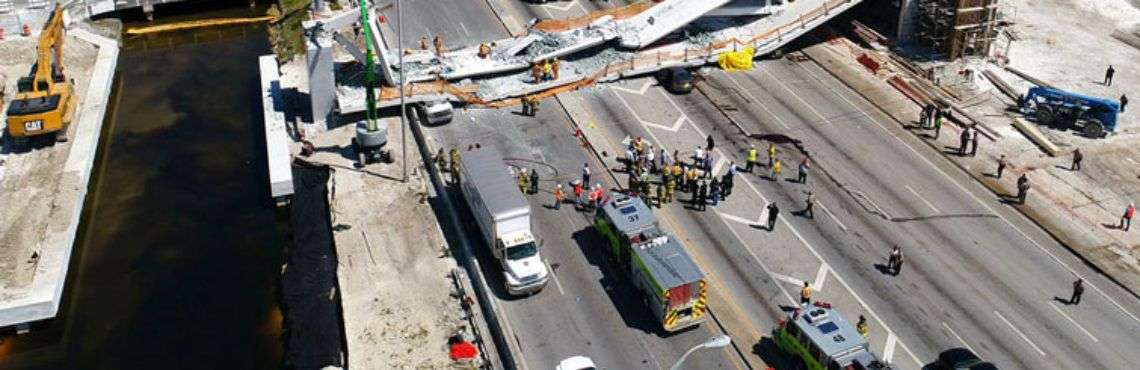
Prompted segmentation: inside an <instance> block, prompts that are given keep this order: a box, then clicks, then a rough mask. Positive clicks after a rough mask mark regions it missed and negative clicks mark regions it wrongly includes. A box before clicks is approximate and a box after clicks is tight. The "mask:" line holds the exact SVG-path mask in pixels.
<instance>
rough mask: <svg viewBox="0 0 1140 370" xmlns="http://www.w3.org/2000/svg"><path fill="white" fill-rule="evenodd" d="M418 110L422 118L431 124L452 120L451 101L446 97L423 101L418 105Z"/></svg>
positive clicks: (440, 123)
mask: <svg viewBox="0 0 1140 370" xmlns="http://www.w3.org/2000/svg"><path fill="white" fill-rule="evenodd" d="M416 110H417V112H418V113H419V114H420V119H422V120H423V121H424V123H426V124H428V125H429V126H435V125H442V124H445V123H448V122H451V102H449V101H447V100H445V99H444V100H436V101H429V102H424V103H421V104H419V105H417V106H416Z"/></svg>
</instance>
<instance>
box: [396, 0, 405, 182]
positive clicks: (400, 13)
mask: <svg viewBox="0 0 1140 370" xmlns="http://www.w3.org/2000/svg"><path fill="white" fill-rule="evenodd" d="M401 3H402V2H401V1H400V0H396V22H397V24H396V52H397V53H398V54H400V146H401V148H402V151H403V153H402V154H401V157H400V162H401V163H403V165H404V177H403V178H402V179H403V180H401V181H403V182H408V122H407V117H405V116H406V115H407V114H408V111H407V109H406V108H404V75H405V73H404V7H403V6H402V5H401Z"/></svg>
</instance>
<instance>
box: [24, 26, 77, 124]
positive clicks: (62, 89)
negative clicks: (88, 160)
mask: <svg viewBox="0 0 1140 370" xmlns="http://www.w3.org/2000/svg"><path fill="white" fill-rule="evenodd" d="M17 85H18V86H17V87H18V89H17V92H16V96H15V97H14V99H12V102H11V103H9V104H8V135H9V136H10V137H11V138H12V139H13V140H14V141H15V142H16V143H17V144H23V143H26V142H27V140H28V139H29V138H31V137H34V136H41V135H55V136H56V138H57V139H59V140H60V141H62V140H65V139H66V134H67V126H68V124H70V123H71V116H72V112H73V111H74V110H75V96H74V95H73V94H72V85H71V80H70V79H68V78H67V77H65V76H64V75H63V8H60V7H59V5H56V7H55V10H54V11H53V12H52V14H51V18H50V19H48V21H47V24H45V25H44V30H43V32H42V33H40V41H39V44H38V45H37V46H36V64H35V65H34V66H33V67H32V73H31V75H29V76H26V77H22V78H20V81H19V83H18V84H17Z"/></svg>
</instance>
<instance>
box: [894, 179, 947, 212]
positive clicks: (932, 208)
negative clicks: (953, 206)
mask: <svg viewBox="0 0 1140 370" xmlns="http://www.w3.org/2000/svg"><path fill="white" fill-rule="evenodd" d="M903 187H905V188H906V190H908V191H910V193H911V194H914V196H915V198H918V200H921V201H922V202H923V203H926V206H927V207H930V209H931V210H933V211H934V213H939V212H940V211H938V207H935V206H934V204H933V203H930V201H929V200H926V198H923V197H922V194H919V193H918V192H917V191H914V188H911V187H910V185H904V186H903Z"/></svg>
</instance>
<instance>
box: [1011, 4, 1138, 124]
mask: <svg viewBox="0 0 1140 370" xmlns="http://www.w3.org/2000/svg"><path fill="white" fill-rule="evenodd" d="M1002 3H1005V4H1007V5H1009V6H1013V7H1015V8H1016V11H1015V12H1014V13H1013V14H1014V15H1015V16H1014V17H1013V20H1014V22H1016V23H1015V25H1014V27H1013V28H1012V29H1013V31H1014V33H1015V34H1017V35H1018V37H1020V38H1021V40H1019V41H1015V42H1014V43H1013V45H1012V46H1011V47H1010V52H1009V55H1010V65H1011V66H1013V67H1015V68H1018V69H1020V70H1022V71H1024V72H1026V73H1028V74H1030V75H1032V76H1034V77H1037V78H1039V79H1042V80H1044V81H1046V82H1048V83H1050V84H1053V85H1056V86H1057V87H1060V88H1062V89H1067V90H1072V91H1074V92H1079V93H1083V94H1088V95H1094V96H1100V97H1105V98H1109V99H1113V100H1117V99H1119V98H1120V95H1122V94H1127V95H1128V96H1129V97H1130V98H1131V99H1132V100H1134V101H1135V100H1136V99H1137V98H1140V2H1136V1H1135V0H1133V2H1132V3H1130V2H1129V0H1003V1H1002ZM995 48H999V49H1000V48H1004V45H995ZM1110 64H1111V65H1112V66H1113V68H1115V69H1116V75H1115V76H1114V78H1113V83H1112V86H1107V85H1105V84H1103V82H1104V73H1105V70H1106V69H1107V68H1108V66H1109V65H1110ZM1132 104H1136V103H1132ZM1134 107H1135V106H1134ZM1133 109H1135V108H1133ZM1120 124H1121V125H1120V127H1119V128H1118V130H1117V132H1123V133H1137V132H1140V119H1138V118H1137V115H1136V113H1135V112H1132V113H1130V114H1125V115H1123V116H1122V120H1121V122H1120Z"/></svg>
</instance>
